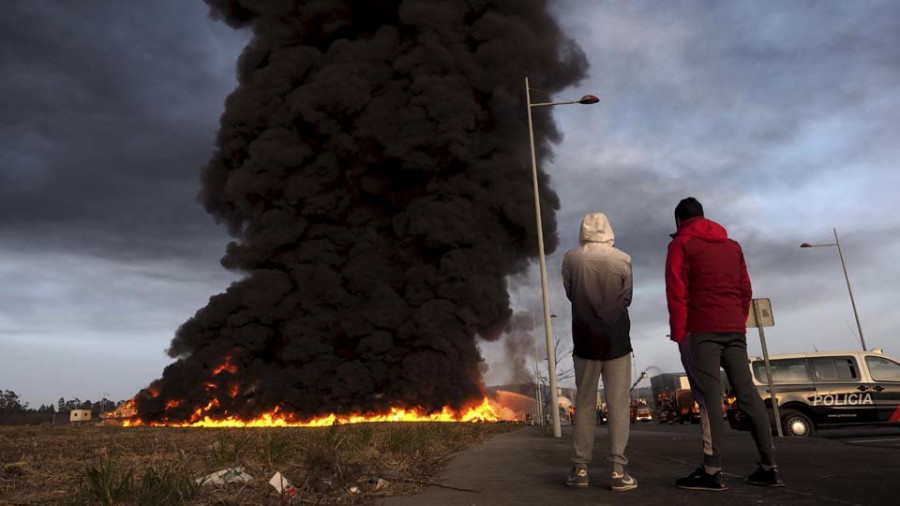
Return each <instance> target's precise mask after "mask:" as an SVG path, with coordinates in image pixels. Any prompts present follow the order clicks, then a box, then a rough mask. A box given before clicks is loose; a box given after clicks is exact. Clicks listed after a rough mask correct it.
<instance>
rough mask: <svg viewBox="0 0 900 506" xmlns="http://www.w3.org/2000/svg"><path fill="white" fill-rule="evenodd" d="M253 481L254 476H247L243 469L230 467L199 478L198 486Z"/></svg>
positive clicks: (197, 480)
mask: <svg viewBox="0 0 900 506" xmlns="http://www.w3.org/2000/svg"><path fill="white" fill-rule="evenodd" d="M252 479H253V476H251V475H249V474H247V472H246V471H244V468H243V467H230V468H228V469H222V470H221V471H216V472H214V473H212V474H207V475H206V476H204V477H203V478H197V479H196V480H194V481H196V482H197V484H198V485H215V486H221V485H227V484H229V483H246V482H248V481H250V480H252Z"/></svg>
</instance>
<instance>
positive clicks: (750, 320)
mask: <svg viewBox="0 0 900 506" xmlns="http://www.w3.org/2000/svg"><path fill="white" fill-rule="evenodd" d="M753 305H754V306H755V307H757V308H759V315H760V318H759V320H757V319H756V313H757V311H754V310H753V309H754V308H753V307H751V308H750V315H749V316H747V327H749V328H753V327H774V326H775V315H774V314H772V302H771V301H770V300H769V299H753ZM757 321H760V322H762V325H759V324H757Z"/></svg>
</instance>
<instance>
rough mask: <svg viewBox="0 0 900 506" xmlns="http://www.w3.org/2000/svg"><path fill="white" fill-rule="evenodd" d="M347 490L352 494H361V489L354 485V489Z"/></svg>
mask: <svg viewBox="0 0 900 506" xmlns="http://www.w3.org/2000/svg"><path fill="white" fill-rule="evenodd" d="M347 490H349V491H350V493H351V494H358V493H359V487H357V486H356V485H353V486H352V487H350V488H348V489H347Z"/></svg>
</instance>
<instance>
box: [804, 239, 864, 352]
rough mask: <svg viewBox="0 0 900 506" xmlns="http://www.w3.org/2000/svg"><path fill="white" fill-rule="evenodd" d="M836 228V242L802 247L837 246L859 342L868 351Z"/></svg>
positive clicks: (808, 244) (806, 244)
mask: <svg viewBox="0 0 900 506" xmlns="http://www.w3.org/2000/svg"><path fill="white" fill-rule="evenodd" d="M832 230H834V242H829V243H826V244H810V243H808V242H805V243H803V244H801V245H800V247H801V248H821V247H825V246H837V250H838V255H840V257H841V267H843V268H844V279H845V280H847V291H848V292H849V293H850V305H851V306H853V316H854V317H855V318H856V329H857V330H859V342H860V343H861V344H862V349H863V351H867V348H866V338H865V337H863V330H862V324H860V323H859V312H858V311H857V310H856V300H855V299H854V298H853V288H851V287H850V276H849V275H848V274H847V263H846V262H845V261H844V251H843V250H842V249H841V241H840V239H838V233H837V229H836V228H835V229H832Z"/></svg>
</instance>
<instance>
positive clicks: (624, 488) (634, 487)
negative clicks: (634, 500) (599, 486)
mask: <svg viewBox="0 0 900 506" xmlns="http://www.w3.org/2000/svg"><path fill="white" fill-rule="evenodd" d="M609 488H610V490H612V491H613V492H627V491H629V490H634V489H636V488H638V486H637V484H635V485H628V486H626V487H609Z"/></svg>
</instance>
